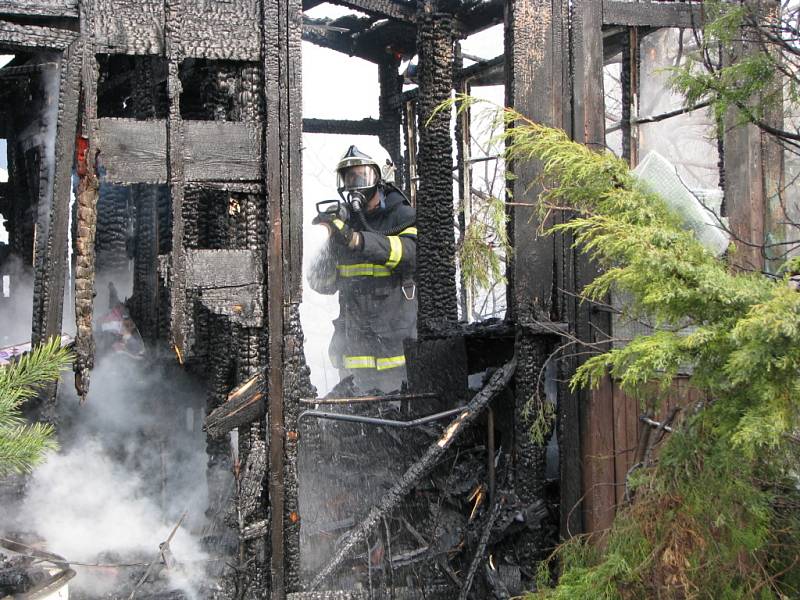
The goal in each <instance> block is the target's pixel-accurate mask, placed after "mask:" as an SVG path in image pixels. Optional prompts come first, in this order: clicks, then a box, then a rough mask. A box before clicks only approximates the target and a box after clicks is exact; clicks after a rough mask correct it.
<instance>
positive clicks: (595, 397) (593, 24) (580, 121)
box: [562, 0, 616, 533]
mask: <svg viewBox="0 0 800 600" xmlns="http://www.w3.org/2000/svg"><path fill="white" fill-rule="evenodd" d="M572 10H573V23H572V29H571V31H572V53H573V54H572V72H573V74H574V81H573V83H572V90H573V111H572V115H573V120H572V135H573V138H574V139H575V141H577V142H581V143H582V144H586V145H587V146H589V147H590V148H593V149H595V150H597V151H603V150H604V149H605V105H604V93H603V32H602V26H603V7H602V3H600V2H595V1H593V0H576V1H575V2H574V4H573V7H572ZM573 261H574V262H573V264H574V265H575V267H574V268H575V270H574V279H573V280H572V285H570V282H567V287H566V289H567V290H568V291H569V292H571V294H570V297H569V298H568V299H566V300H565V302H568V303H569V304H570V306H569V308H568V314H569V322H570V323H571V324H573V326H574V333H575V335H576V336H577V337H578V339H580V340H581V341H584V342H589V343H594V342H602V341H604V340H605V339H608V336H609V335H610V333H611V319H610V315H609V314H608V313H605V312H600V311H597V310H595V309H594V308H593V305H592V304H591V303H590V302H580V301H579V299H578V295H579V294H580V293H581V291H582V290H583V288H584V287H585V286H586V284H588V283H589V282H591V281H592V280H593V279H594V278H595V277H596V276H597V275H598V271H597V267H596V265H594V264H592V263H591V262H590V261H589V260H588V259H587V258H586V257H585V256H584V255H575V256H574V258H573ZM574 367H577V363H576V364H574ZM608 391H609V392H610V387H609V390H608ZM578 406H581V407H582V409H581V410H580V411H579V410H577V407H575V408H574V409H573V411H572V414H571V415H570V417H571V418H576V417H577V416H578V415H579V414H580V420H581V429H580V435H581V442H580V444H581V454H580V456H581V457H583V460H582V461H581V464H582V466H583V467H584V468H583V473H582V476H583V492H584V500H583V518H584V527H585V529H586V530H587V531H597V530H600V529H605V528H606V527H608V526H609V525H610V524H611V521H612V519H613V518H614V506H615V503H616V501H615V491H614V486H613V485H609V484H610V483H613V482H614V457H613V453H608V452H605V451H604V450H603V449H605V448H606V447H607V446H608V440H607V439H606V438H608V436H613V431H614V404H613V395H612V394H611V393H604V390H598V391H597V392H594V393H591V392H582V393H580V394H579V404H578ZM565 466H568V465H564V464H563V463H562V469H563V468H564V467H565ZM563 473H564V471H563V470H562V474H563ZM573 506H574V504H572V505H569V507H568V508H567V509H568V510H572V508H573ZM573 512H578V509H577V508H575V510H574V511H573ZM573 533H574V531H573Z"/></svg>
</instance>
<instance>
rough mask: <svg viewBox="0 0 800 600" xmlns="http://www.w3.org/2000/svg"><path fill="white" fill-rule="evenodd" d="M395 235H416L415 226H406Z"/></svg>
mask: <svg viewBox="0 0 800 600" xmlns="http://www.w3.org/2000/svg"><path fill="white" fill-rule="evenodd" d="M397 235H417V228H416V227H406V228H405V229H403V231H401V232H400V233H398V234H397Z"/></svg>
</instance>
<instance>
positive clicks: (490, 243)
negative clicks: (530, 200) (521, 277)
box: [458, 198, 511, 293]
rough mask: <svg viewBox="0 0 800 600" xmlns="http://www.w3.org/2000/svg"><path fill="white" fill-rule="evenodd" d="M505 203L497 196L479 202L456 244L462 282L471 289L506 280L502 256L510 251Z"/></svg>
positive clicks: (473, 290)
mask: <svg viewBox="0 0 800 600" xmlns="http://www.w3.org/2000/svg"><path fill="white" fill-rule="evenodd" d="M507 221H508V216H507V215H506V205H505V203H504V202H503V201H502V200H500V199H499V198H488V199H487V200H486V201H485V202H482V203H481V204H480V206H479V207H478V208H477V210H476V211H475V213H474V214H472V215H471V218H470V221H469V223H468V224H467V226H466V227H465V229H464V237H463V238H462V239H461V240H460V242H459V245H458V259H459V264H460V265H461V269H462V272H463V277H464V283H465V285H467V286H469V288H470V289H471V290H472V292H473V293H477V291H478V290H481V289H484V290H486V289H488V288H489V287H491V286H492V284H493V283H506V278H505V272H504V266H505V258H506V257H507V256H510V254H511V245H510V244H509V242H508V227H507Z"/></svg>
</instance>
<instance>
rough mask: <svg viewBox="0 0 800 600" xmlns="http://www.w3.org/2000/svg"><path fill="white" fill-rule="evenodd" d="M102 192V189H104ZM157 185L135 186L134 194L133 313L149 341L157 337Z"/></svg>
mask: <svg viewBox="0 0 800 600" xmlns="http://www.w3.org/2000/svg"><path fill="white" fill-rule="evenodd" d="M101 189H102V188H101ZM158 192H159V189H158V186H155V185H149V184H143V183H140V184H136V185H134V186H132V189H131V194H132V196H133V199H134V202H135V203H136V227H135V231H136V247H135V252H134V256H133V296H132V298H131V312H132V313H133V317H134V319H135V321H136V325H137V327H138V328H139V333H141V334H142V337H143V338H144V339H145V340H146V341H147V342H150V343H152V342H154V341H155V340H156V338H157V337H158V333H159V331H158V329H159V328H158V313H159V308H160V307H159V302H158V271H157V268H158V255H159V247H158V246H159V244H158V239H159V219H158V196H159V193H158Z"/></svg>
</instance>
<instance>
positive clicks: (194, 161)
mask: <svg viewBox="0 0 800 600" xmlns="http://www.w3.org/2000/svg"><path fill="white" fill-rule="evenodd" d="M97 127H98V136H99V141H98V149H99V150H100V153H101V154H100V156H101V160H102V162H103V165H104V167H105V168H106V177H107V180H108V181H109V182H113V183H165V182H166V181H167V126H166V122H165V121H149V120H148V121H137V120H134V119H115V118H104V119H98V120H97ZM183 130H184V135H185V138H184V143H183V144H182V146H183V147H182V151H181V153H182V156H183V161H184V163H185V167H184V168H185V174H184V177H185V179H186V180H187V181H196V182H199V181H257V180H258V179H259V177H260V165H259V149H258V141H257V133H256V128H255V126H254V125H251V124H248V123H238V122H234V123H231V122H222V121H218V122H212V121H186V122H184V123H183Z"/></svg>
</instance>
